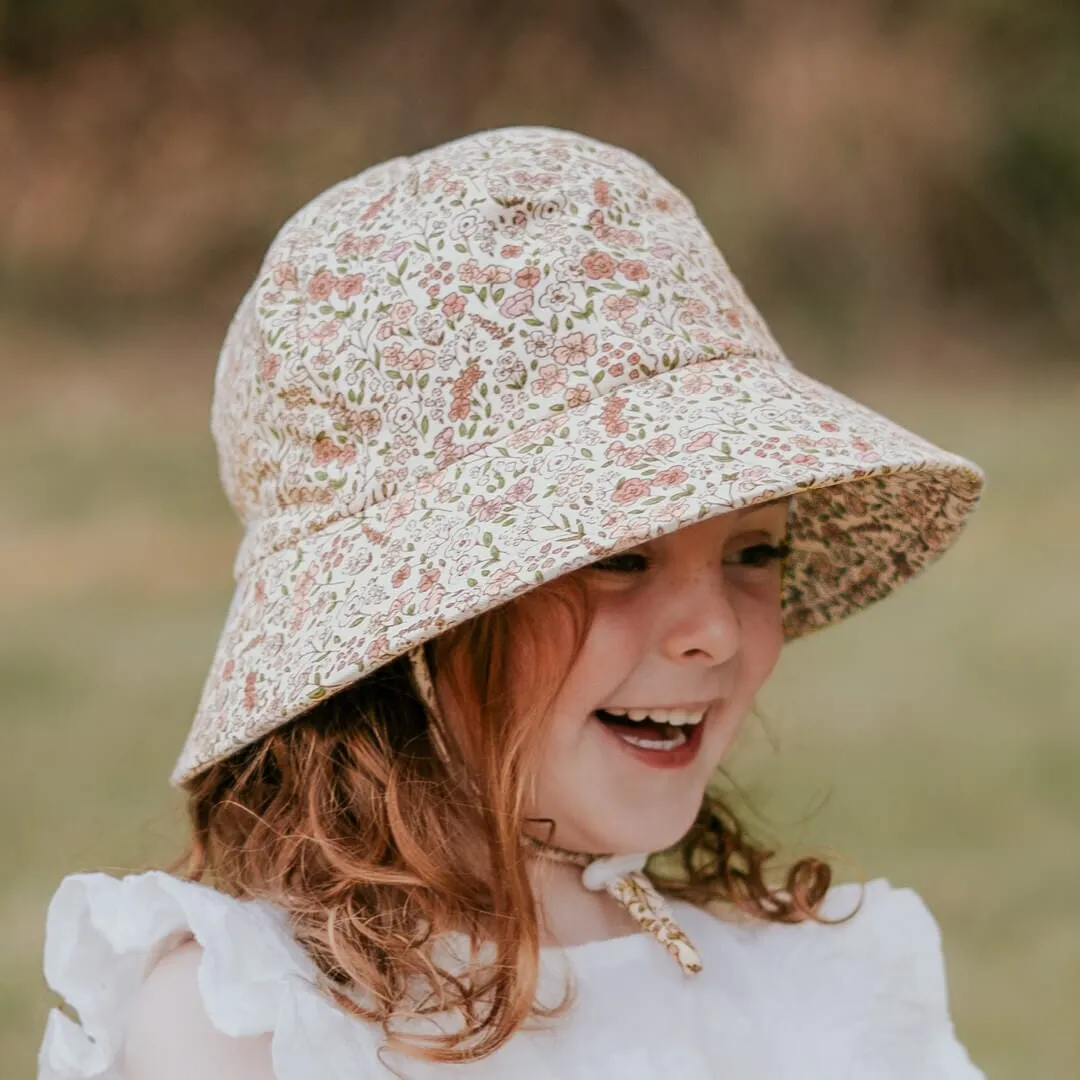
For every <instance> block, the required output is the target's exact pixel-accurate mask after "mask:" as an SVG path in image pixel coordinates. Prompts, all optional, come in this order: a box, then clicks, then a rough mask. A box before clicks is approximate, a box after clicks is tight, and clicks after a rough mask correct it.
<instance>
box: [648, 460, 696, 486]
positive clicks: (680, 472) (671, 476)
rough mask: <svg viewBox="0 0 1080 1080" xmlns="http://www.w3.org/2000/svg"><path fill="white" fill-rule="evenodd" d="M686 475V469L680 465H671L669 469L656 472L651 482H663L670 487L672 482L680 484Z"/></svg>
mask: <svg viewBox="0 0 1080 1080" xmlns="http://www.w3.org/2000/svg"><path fill="white" fill-rule="evenodd" d="M688 475H689V474H688V473H687V471H686V470H685V469H684V468H683V467H682V466H681V465H673V466H672V467H671V468H670V469H665V470H664V471H663V472H658V473H657V474H656V475H655V476H654V477H653V483H654V484H665V485H667V486H669V487H670V486H672V485H674V484H681V483H682V482H683V481H684V480H685V479H686V477H687V476H688Z"/></svg>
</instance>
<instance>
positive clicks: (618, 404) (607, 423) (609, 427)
mask: <svg viewBox="0 0 1080 1080" xmlns="http://www.w3.org/2000/svg"><path fill="white" fill-rule="evenodd" d="M625 408H626V398H624V397H617V396H615V395H612V396H611V397H609V398H608V399H607V401H605V402H604V411H603V413H602V414H601V423H602V424H603V425H604V431H605V432H606V433H607V434H608V435H612V436H614V435H622V434H624V433H625V432H626V431H627V430H628V428H629V426H630V425H629V424H627V422H626V421H625V420H623V419H622V417H621V415H620V413H622V411H623V409H625Z"/></svg>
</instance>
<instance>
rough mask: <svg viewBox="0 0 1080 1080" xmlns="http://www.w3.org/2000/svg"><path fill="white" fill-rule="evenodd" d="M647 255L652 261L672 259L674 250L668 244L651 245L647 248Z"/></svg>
mask: <svg viewBox="0 0 1080 1080" xmlns="http://www.w3.org/2000/svg"><path fill="white" fill-rule="evenodd" d="M649 254H650V255H651V256H652V257H653V258H654V259H672V258H674V257H675V249H674V248H673V247H672V246H671V245H670V244H665V243H660V244H653V246H652V247H651V248H649Z"/></svg>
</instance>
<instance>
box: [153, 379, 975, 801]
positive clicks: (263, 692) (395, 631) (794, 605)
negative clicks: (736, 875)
mask: <svg viewBox="0 0 1080 1080" xmlns="http://www.w3.org/2000/svg"><path fill="white" fill-rule="evenodd" d="M731 365H732V361H731V360H730V359H715V360H708V361H702V362H698V363H694V364H691V365H686V366H682V367H678V368H675V369H674V370H671V371H667V372H663V373H660V374H656V375H653V376H652V377H649V378H642V379H641V380H640V381H638V382H632V383H629V384H626V385H624V386H621V387H620V388H619V389H618V390H617V391H616V392H613V393H609V394H606V395H601V396H599V397H597V398H594V399H592V400H590V401H588V402H586V403H585V404H583V405H580V406H577V407H572V408H566V409H565V411H561V412H557V413H555V414H554V415H553V416H550V417H548V418H546V419H544V420H541V421H535V422H533V423H527V422H525V423H523V424H522V425H521V426H519V427H518V428H517V430H515V431H514V432H513V433H512V434H511V435H510V436H508V437H506V438H503V439H501V440H499V441H497V442H492V443H489V444H487V445H484V446H482V447H481V448H479V449H476V450H474V451H473V452H472V453H470V454H468V456H466V457H463V458H461V459H460V460H457V461H454V462H452V463H450V464H448V465H444V467H442V468H441V469H438V470H437V471H433V472H432V473H431V474H429V476H428V477H427V478H426V479H425V480H422V481H421V482H419V483H418V484H417V485H416V486H415V487H414V488H413V489H412V490H409V491H406V492H399V493H397V494H395V495H394V496H393V497H391V498H388V499H385V500H384V501H382V502H380V503H378V504H376V505H374V506H371V507H369V508H368V509H366V510H364V511H363V512H362V513H360V514H357V515H355V516H351V517H346V518H344V519H342V520H339V521H336V522H334V523H333V524H331V525H329V526H327V527H325V528H323V529H321V530H320V531H318V532H314V533H312V534H310V535H307V536H304V537H302V538H301V539H300V540H299V542H296V541H294V540H292V539H291V538H290V539H289V541H288V542H285V543H283V546H281V547H280V548H279V549H278V550H275V551H272V552H271V553H270V554H268V555H266V556H264V557H263V558H261V559H260V560H259V561H257V562H255V563H254V564H253V565H251V566H248V567H246V568H244V569H243V570H242V572H241V573H240V574H239V577H238V584H237V589H236V593H235V595H234V597H233V601H232V603H231V605H230V608H229V611H228V614H227V616H226V622H225V626H224V628H223V630H222V634H221V638H220V640H219V642H218V647H217V651H216V655H215V657H214V660H213V663H212V665H211V668H210V672H209V675H208V677H207V680H206V684H205V686H204V689H203V695H202V700H201V702H200V705H199V709H198V713H197V715H196V718H195V723H194V725H193V727H192V730H191V733H190V734H189V736H188V740H187V743H186V745H185V747H184V750H183V752H182V754H181V756H180V759H179V761H178V762H177V765H176V767H175V770H174V772H173V776H172V781H173V783H174V784H177V785H181V784H183V783H184V782H186V781H187V780H189V779H190V778H192V777H193V776H194V775H195V774H196V773H198V772H200V771H201V770H202V769H204V768H206V767H207V766H209V765H210V764H212V763H214V762H216V761H219V760H221V759H222V758H224V757H226V756H228V755H229V754H231V753H233V752H234V751H236V750H237V749H239V748H240V747H242V746H245V745H247V744H249V743H251V742H253V741H254V740H256V739H257V738H259V737H260V736H262V735H264V734H265V733H267V732H269V731H271V730H273V729H274V728H276V727H278V726H280V725H281V724H283V723H285V722H287V721H288V720H290V719H293V718H294V717H296V716H298V715H300V714H302V713H303V712H304V711H306V710H307V709H308V708H310V707H311V706H312V705H314V704H315V703H316V702H318V701H320V700H322V699H323V698H325V697H327V696H329V695H330V694H333V693H334V692H335V691H337V690H340V689H343V688H344V687H346V686H348V685H350V684H352V683H354V682H356V681H357V680H358V679H361V678H363V677H364V676H365V675H367V674H369V673H370V672H372V671H374V670H375V669H377V668H379V667H381V666H382V665H384V664H386V663H388V662H389V661H391V660H393V659H394V658H395V657H396V656H399V655H400V654H401V653H403V652H405V651H407V650H408V649H410V648H412V647H413V646H415V645H418V644H420V643H422V642H424V641H426V640H427V639H429V638H432V637H435V636H437V635H438V634H440V633H442V632H443V631H445V630H447V629H449V628H451V627H453V626H456V625H458V624H460V623H462V622H465V621H466V620H468V619H470V618H472V617H473V616H475V615H478V614H480V613H482V612H483V611H485V610H489V609H490V608H492V607H495V606H498V605H500V604H502V603H505V602H508V601H510V600H512V599H514V598H515V597H517V596H520V595H521V594H523V593H525V592H527V591H529V590H530V589H533V588H536V587H537V586H538V585H540V584H543V583H544V582H548V581H551V580H552V579H554V578H557V577H559V576H561V575H563V574H566V573H569V572H571V571H574V570H577V569H579V568H581V567H583V566H585V565H587V564H589V563H591V562H593V561H595V560H596V559H599V558H602V557H604V556H605V555H609V554H614V553H617V552H619V551H621V550H623V549H625V548H628V547H632V546H634V545H637V544H640V543H643V542H645V541H647V540H650V539H653V538H656V537H659V536H662V535H664V534H666V533H670V532H673V531H674V530H676V529H679V528H682V527H684V526H686V525H690V524H693V523H695V522H698V521H703V520H705V519H707V518H710V517H712V516H714V515H717V514H722V513H726V512H728V511H731V510H734V509H738V508H740V507H743V506H747V505H750V504H754V503H757V502H762V501H766V500H770V499H775V498H779V497H782V496H785V495H794V496H796V499H795V507H794V511H793V518H792V532H791V539H792V543H793V552H792V555H791V557H790V558H789V559H788V562H787V564H786V568H785V581H784V598H783V618H784V630H785V635H786V637H787V638H788V639H792V638H796V637H799V636H802V635H805V634H806V633H808V632H810V631H812V630H814V629H816V628H818V627H822V626H826V625H828V624H831V623H834V622H837V621H838V620H840V619H843V618H845V617H846V616H848V615H850V614H852V613H853V612H855V611H858V610H861V609H862V608H865V607H866V606H868V605H869V604H871V603H873V602H874V601H876V600H879V599H881V598H882V597H884V596H886V595H888V594H889V593H890V592H891V591H892V590H893V589H894V588H895V587H896V586H897V585H899V584H901V583H902V582H903V581H906V580H908V579H910V578H911V577H912V576H913V575H915V574H916V573H918V572H919V571H920V570H922V569H923V568H924V567H926V566H927V565H928V564H929V563H931V562H932V561H933V560H934V559H936V558H937V557H938V556H939V555H940V554H941V553H942V552H944V551H945V550H946V549H947V548H948V547H949V546H950V545H951V543H952V542H953V541H954V540H955V539H956V537H957V536H958V534H959V533H960V531H961V529H962V528H963V526H964V524H965V523H966V521H967V519H968V517H969V516H970V514H971V512H972V510H973V509H974V507H975V504H976V502H977V500H978V498H979V495H980V493H981V490H982V486H983V475H982V472H981V471H980V470H979V469H978V468H977V466H975V465H973V464H972V463H971V462H969V461H967V460H965V459H964V458H962V457H959V456H957V455H954V454H951V453H948V452H947V451H944V450H941V449H939V448H938V447H936V446H934V445H933V444H931V443H929V442H927V441H926V440H925V439H923V438H921V437H920V436H918V435H915V434H914V433H912V432H910V431H908V430H906V429H905V428H903V427H901V426H899V425H898V424H895V423H893V422H892V421H890V420H888V419H886V418H885V417H883V416H881V415H879V414H878V413H876V412H874V411H872V410H870V409H868V408H866V407H864V406H862V405H860V404H859V403H857V402H855V401H852V400H851V399H850V398H848V397H846V396H845V395H843V394H841V393H839V392H838V391H836V390H834V389H832V388H831V387H828V386H825V385H824V384H822V383H819V382H817V381H816V380H814V379H812V378H810V377H808V376H805V375H803V374H801V373H799V372H797V371H795V370H793V369H792V368H790V367H788V366H786V365H783V366H779V365H777V366H775V367H762V368H759V369H753V370H751V369H747V371H746V373H745V375H744V376H739V375H734V376H733V373H732V370H731ZM762 403H764V404H762ZM466 437H473V436H471V435H469V434H467V433H466Z"/></svg>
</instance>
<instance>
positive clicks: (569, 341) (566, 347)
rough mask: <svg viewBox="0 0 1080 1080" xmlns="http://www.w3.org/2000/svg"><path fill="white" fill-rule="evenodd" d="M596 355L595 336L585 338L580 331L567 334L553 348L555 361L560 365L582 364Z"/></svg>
mask: <svg viewBox="0 0 1080 1080" xmlns="http://www.w3.org/2000/svg"><path fill="white" fill-rule="evenodd" d="M595 353H596V335H595V334H589V336H588V337H586V336H585V335H584V334H583V333H582V332H581V331H580V330H575V331H574V332H573V333H572V334H567V335H566V337H564V338H563V339H562V344H561V345H557V346H556V347H555V359H556V360H557V361H558V362H559V363H560V364H584V363H586V361H588V359H589V357H590V356H593V355H595Z"/></svg>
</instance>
